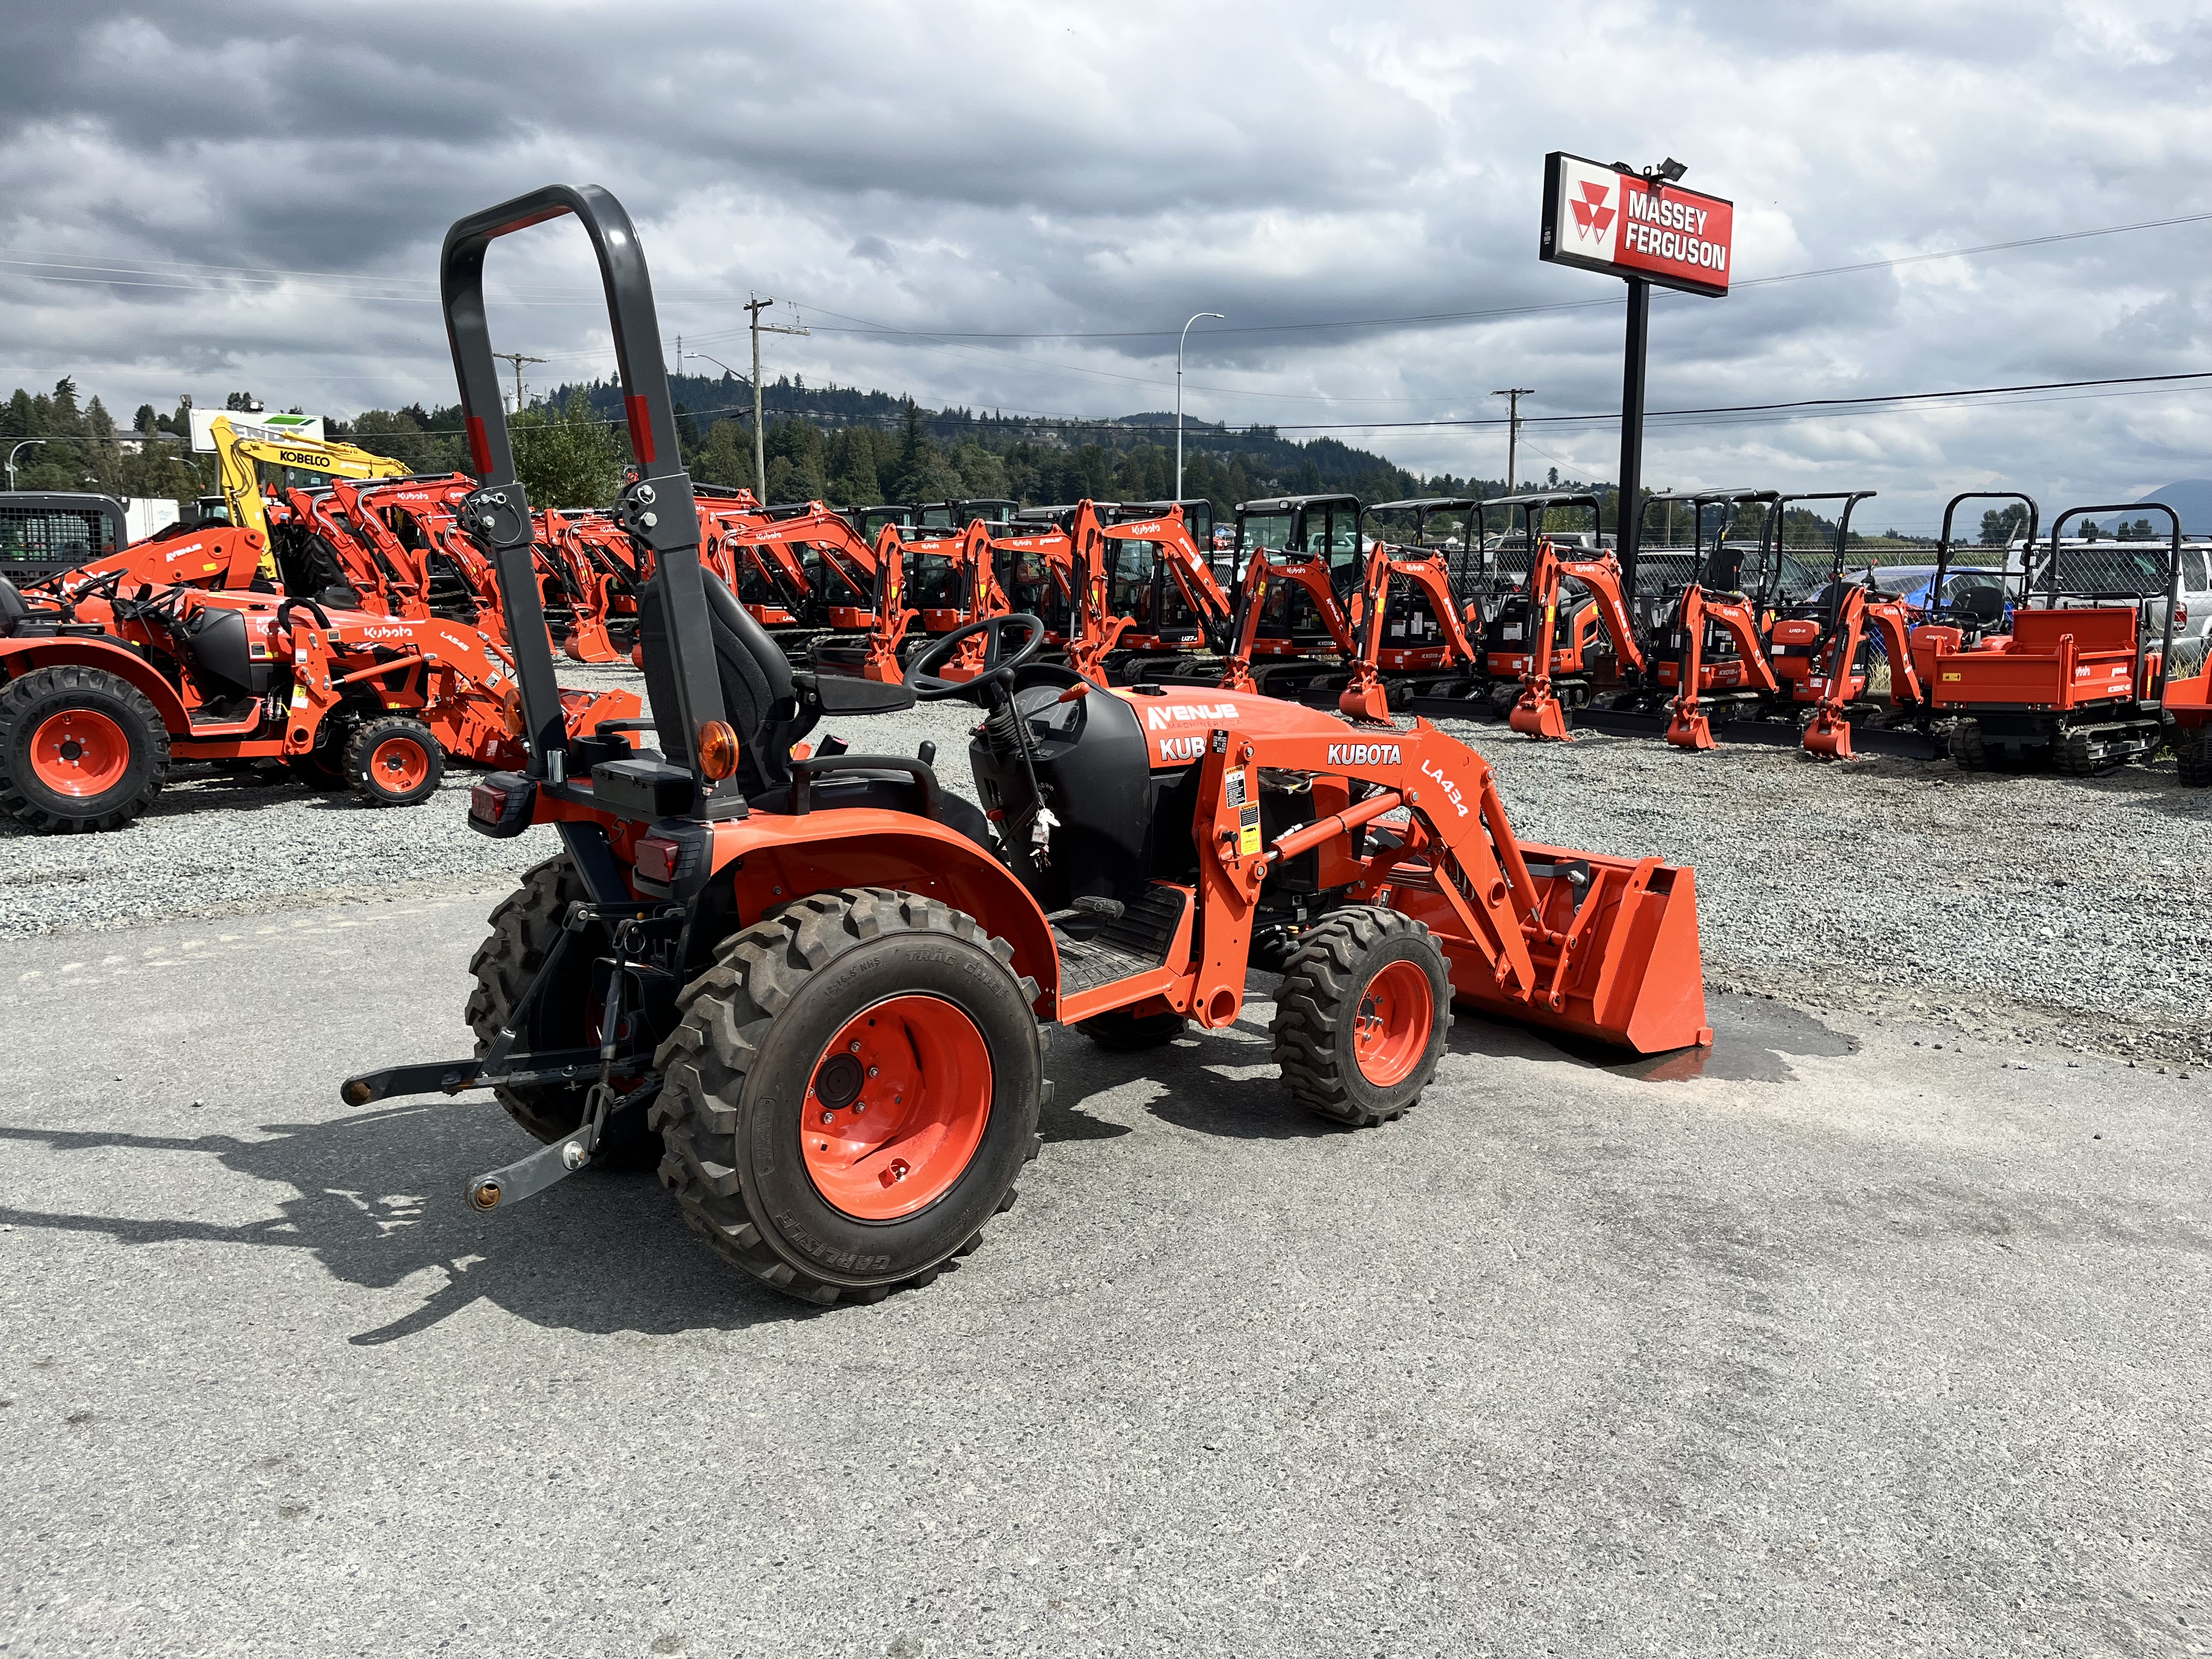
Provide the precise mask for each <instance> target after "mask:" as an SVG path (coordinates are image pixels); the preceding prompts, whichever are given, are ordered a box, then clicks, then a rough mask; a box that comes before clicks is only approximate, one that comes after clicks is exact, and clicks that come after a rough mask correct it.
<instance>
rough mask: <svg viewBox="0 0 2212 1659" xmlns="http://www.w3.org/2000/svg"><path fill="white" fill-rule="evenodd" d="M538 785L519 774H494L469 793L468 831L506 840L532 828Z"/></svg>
mask: <svg viewBox="0 0 2212 1659" xmlns="http://www.w3.org/2000/svg"><path fill="white" fill-rule="evenodd" d="M537 799H538V785H537V783H536V782H535V781H533V780H532V779H529V778H526V777H525V776H523V775H522V774H521V773H520V772H494V773H493V774H492V775H490V776H489V777H487V778H485V779H484V780H483V781H482V782H481V783H478V784H477V785H476V786H475V787H473V788H471V790H470V791H469V828H470V829H473V830H475V831H476V832H477V834H478V835H483V836H495V837H501V838H503V837H505V836H519V835H520V834H521V833H522V832H523V831H524V830H526V829H528V828H530V817H531V808H532V805H533V804H534V803H535V802H536V800H537Z"/></svg>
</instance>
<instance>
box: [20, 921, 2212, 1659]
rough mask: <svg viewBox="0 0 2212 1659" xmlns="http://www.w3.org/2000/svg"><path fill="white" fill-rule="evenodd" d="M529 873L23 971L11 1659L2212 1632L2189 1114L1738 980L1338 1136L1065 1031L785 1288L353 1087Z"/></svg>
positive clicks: (2162, 1087)
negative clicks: (891, 1290) (870, 1249)
mask: <svg viewBox="0 0 2212 1659" xmlns="http://www.w3.org/2000/svg"><path fill="white" fill-rule="evenodd" d="M493 897H494V895H492V894H489V893H482V894H463V895H459V896H455V895H453V894H450V893H438V894H428V895H424V896H413V897H410V896H409V895H407V894H405V893H404V892H401V893H398V894H383V895H378V896H374V897H372V898H371V899H370V901H369V902H359V903H351V904H335V905H334V904H318V905H313V906H303V907H301V908H296V909H295V910H293V911H290V912H279V913H276V914H273V915H258V916H233V917H219V918H210V919H203V920H197V921H185V922H177V923H171V924H166V925H159V926H155V927H142V928H136V929H131V930H125V931H115V932H106V933H79V934H63V935H56V936H52V937H48V938H43V939H17V940H12V941H9V942H6V943H5V944H0V986H4V987H6V988H7V989H8V991H9V998H10V1009H9V1015H10V1018H9V1036H10V1038H11V1044H10V1046H11V1050H12V1053H13V1056H14V1060H13V1064H12V1065H11V1066H9V1069H8V1072H7V1074H6V1079H5V1082H4V1083H0V1137H4V1139H6V1141H7V1143H8V1146H7V1151H6V1154H5V1157H4V1161H0V1170H4V1171H5V1173H4V1176H0V1226H4V1228H5V1231H0V1328H4V1330H5V1332H6V1340H5V1342H4V1344H0V1437H4V1444H5V1448H6V1450H5V1458H4V1463H0V1467H3V1468H5V1470H6V1474H5V1477H4V1478H5V1483H6V1484H5V1495H6V1501H5V1503H4V1504H0V1653H4V1654H5V1655H7V1656H9V1659H16V1656H29V1655H40V1656H44V1655H78V1654H84V1655H91V1654H99V1655H103V1656H106V1655H115V1654H133V1655H137V1654H169V1653H176V1654H252V1655H257V1656H258V1655H270V1654H277V1653H282V1654H285V1655H288V1656H295V1655H296V1656H322V1655H340V1654H346V1655H354V1654H374V1655H389V1654H396V1653H435V1652H447V1653H456V1654H463V1653H466V1654H477V1653H483V1654H494V1653H496V1654H501V1655H520V1654H529V1655H536V1654H547V1655H598V1654H610V1655H621V1654H637V1655H665V1654H675V1653H686V1654H693V1655H715V1656H720V1655H735V1654H748V1655H817V1654H819V1655H884V1656H902V1659H914V1656H922V1655H932V1656H935V1655H969V1654H1039V1655H1089V1654H1128V1655H1158V1654H1166V1653H1174V1654H1208V1655H1211V1654H1222V1655H1232V1654H1233V1655H1240V1656H1243V1655H1274V1654H1282V1655H1332V1656H1334V1655H1366V1654H1376V1655H1400V1654H1405V1655H1426V1654H1437V1655H1443V1654H1450V1655H1463V1654H1512V1655H1521V1654H1529V1655H1534V1654H1543V1653H1557V1654H1572V1655H1611V1654H1622V1655H1631V1654H1632V1655H1638V1656H1644V1655H1652V1654H1659V1653H1667V1654H1674V1653H1682V1654H1716V1655H1719V1654H1728V1655H1738V1654H1747V1653H1785V1654H1811V1653H1818V1654H1821V1655H1857V1654H1868V1655H1875V1654H1880V1655H1890V1654H1900V1653H1915V1654H1917V1653H1930V1654H1945V1655H1952V1654H1973V1655H1979V1654H1988V1655H2007V1656H2015V1655H2043V1654H2048V1655H2054V1656H2057V1655H2065V1656H2081V1655H2085V1654H2116V1655H2117V1654H2126V1655H2141V1654H2169V1653H2171V1654H2182V1653H2203V1652H2206V1651H2208V1650H2212V1526H2208V1522H2212V1500H2208V1498H2207V1492H2208V1490H2212V1430H2209V1429H2208V1425H2212V1409H2208V1407H2212V1400H2208V1393H2212V1389H2208V1385H2207V1378H2208V1376H2212V1365H2208V1360H2212V1321H2208V1319H2207V1316H2206V1309H2207V1308H2208V1307H2212V1294H2208V1292H2212V1201H2208V1199H2207V1195H2206V1192H2205V1171H2206V1170H2208V1169H2212V1134H2208V1130H2207V1127H2206V1115H2205V1103H2206V1090H2207V1087H2208V1085H2207V1083H2206V1081H2205V1080H2204V1079H2203V1077H2202V1076H2201V1075H2199V1076H2197V1077H2192V1078H2189V1079H2183V1078H2181V1077H2180V1076H2179V1075H2164V1074H2158V1073H2154V1072H2152V1071H2150V1070H2149V1069H2148V1068H2147V1067H2146V1068H2141V1069H2136V1068H2130V1067H2129V1066H2126V1065H2125V1064H2124V1063H2122V1062H2119V1061H2116V1060H2099V1059H2092V1058H2084V1057H2079V1056H2075V1055H2070V1054H2060V1053H2057V1052H2056V1051H2027V1050H2022V1049H2018V1048H2000V1047H1995V1046H1988V1045H1985V1044H1983V1043H1981V1042H1976V1041H1973V1040H1971V1039H1969V1040H1967V1041H1966V1046H1965V1047H1963V1048H1962V1047H1960V1037H1959V1036H1958V1034H1957V1032H1956V1031H1955V1030H1948V1029H1938V1028H1936V1027H1933V1026H1931V1027H1929V1028H1928V1029H1926V1030H1920V1029H1916V1028H1905V1027H1900V1026H1896V1025H1889V1024H1884V1025H1876V1024H1873V1023H1871V1021H1870V1020H1868V1019H1864V1018H1862V1019H1860V1021H1859V1023H1858V1024H1854V1025H1845V1024H1841V1023H1838V1017H1834V1016H1832V1017H1831V1023H1829V1024H1823V1023H1822V1021H1821V1020H1820V1019H1818V1018H1814V1017H1813V1016H1811V1015H1808V1014H1805V1013H1802V1012H1798V1011H1796V1010H1794V1009H1791V1008H1790V1007H1789V1006H1786V1005H1784V1004H1781V1003H1778V1002H1773V1001H1768V1000H1763V999H1755V998H1744V999H1726V1000H1716V1002H1715V1005H1714V1016H1713V1018H1714V1024H1715V1025H1716V1028H1717V1031H1718V1033H1719V1036H1718V1042H1717V1046H1716V1048H1715V1050H1714V1051H1713V1054H1712V1055H1711V1058H1710V1060H1708V1061H1706V1062H1705V1066H1704V1067H1703V1074H1702V1075H1696V1076H1692V1075H1686V1074H1685V1073H1690V1072H1692V1071H1696V1070H1697V1069H1698V1068H1697V1067H1696V1066H1692V1065H1685V1064H1683V1063H1681V1062H1680V1061H1676V1062H1671V1063H1662V1064H1658V1065H1652V1064H1649V1063H1646V1064H1643V1065H1639V1066H1626V1067H1622V1066H1610V1067H1609V1066H1600V1065H1597V1064H1595V1063H1593V1062H1592V1060H1590V1059H1589V1058H1588V1057H1587V1056H1583V1055H1577V1054H1571V1053H1567V1052H1564V1051H1562V1050H1561V1049H1559V1048H1554V1047H1553V1046H1552V1045H1551V1044H1549V1043H1547V1042H1544V1041H1542V1040H1541V1039H1538V1038H1535V1037H1534V1036H1529V1035H1528V1034H1526V1033H1522V1032H1518V1031H1515V1030H1509V1029H1507V1028H1504V1027H1499V1026H1495V1025H1491V1024H1485V1023H1481V1022H1478V1021H1474V1020H1471V1019H1466V1018H1462V1020H1461V1021H1460V1022H1459V1023H1458V1024H1457V1026H1456V1027H1455V1030H1454V1033H1453V1037H1452V1042H1451V1050H1450V1053H1449V1056H1448V1058H1447V1060H1445V1062H1444V1066H1443V1073H1442V1074H1441V1075H1440V1077H1439V1079H1438V1080H1437V1084H1436V1085H1435V1086H1434V1087H1432V1088H1431V1091H1429V1093H1428V1095H1427V1096H1426V1097H1425V1099H1424V1100H1423V1102H1422V1103H1421V1104H1420V1105H1419V1108H1418V1109H1416V1110H1414V1111H1413V1113H1412V1114H1411V1115H1409V1116H1408V1117H1407V1118H1406V1119H1405V1120H1404V1121H1401V1122H1400V1123H1396V1124H1392V1125H1389V1126H1386V1127H1383V1128H1381V1129H1376V1130H1368V1131H1358V1132H1354V1131H1346V1130H1340V1129H1336V1128H1334V1127H1330V1126H1328V1125H1327V1124H1325V1123H1323V1122H1322V1121H1320V1120H1318V1119H1315V1118H1310V1117H1308V1116H1306V1115H1303V1114H1301V1113H1300V1112H1299V1111H1298V1110H1297V1109H1295V1108H1294V1107H1292V1106H1291V1104H1290V1103H1289V1101H1288V1099H1287V1097H1285V1094H1284V1093H1283V1091H1282V1090H1281V1088H1280V1085H1279V1083H1278V1082H1277V1080H1276V1079H1275V1077H1274V1073H1273V1067H1272V1066H1269V1064H1268V1063H1267V1041H1266V1036H1265V1026H1266V1024H1267V1016H1268V1012H1269V1010H1268V1007H1267V1004H1266V1002H1265V1000H1264V997H1261V998H1258V999H1255V1001H1254V1002H1253V1003H1252V1004H1250V1005H1249V1006H1248V1009H1247V1012H1246V1013H1245V1015H1244V1018H1243V1022H1242V1023H1241V1024H1239V1025H1238V1026H1237V1028H1236V1029H1234V1030H1231V1031H1228V1032H1225V1033H1221V1034H1216V1035H1211V1036H1192V1037H1189V1038H1187V1039H1185V1040H1184V1041H1183V1042H1181V1043H1180V1044H1179V1045H1177V1046H1176V1047H1174V1048H1169V1049H1166V1050H1164V1051H1160V1052H1158V1053H1155V1054H1148V1055H1146V1054H1139V1055H1117V1054H1105V1053H1102V1052H1099V1051H1097V1050H1094V1049H1092V1048H1091V1047H1090V1046H1089V1045H1088V1044H1087V1043H1086V1042H1084V1041H1082V1040H1081V1039H1079V1038H1063V1039H1061V1040H1060V1041H1059V1042H1056V1043H1055V1044H1054V1048H1053V1050H1052V1052H1051V1054H1050V1056H1049V1060H1048V1065H1049V1069H1050V1072H1051V1074H1052V1075H1054V1077H1055V1078H1056V1079H1058V1081H1059V1095H1058V1102H1057V1104H1056V1105H1055V1106H1054V1108H1053V1109H1050V1110H1049V1111H1048V1115H1047V1119H1046V1122H1045V1130H1046V1145H1045V1148H1044V1152H1043V1155H1042V1158H1040V1159H1039V1161H1038V1162H1037V1163H1036V1164H1035V1165H1033V1166H1032V1167H1031V1169H1030V1172H1029V1174H1028V1176H1027V1177H1026V1178H1025V1179H1024V1182H1023V1187H1022V1196H1021V1200H1020V1202H1019V1203H1018V1205H1017V1206H1015V1208H1014V1209H1013V1210H1012V1211H1011V1212H1009V1213H1007V1214H1006V1215H1005V1216H1002V1217H1000V1218H999V1219H998V1220H997V1221H996V1222H995V1223H994V1225H993V1226H992V1227H991V1229H990V1230H989V1231H988V1233H987V1235H986V1237H985V1242H984V1243H983V1246H982V1248H981V1249H980V1250H979V1251H977V1252H976V1253H975V1255H972V1256H970V1257H969V1258H967V1259H966V1260H965V1261H963V1262H962V1263H961V1264H960V1265H959V1266H958V1267H957V1270H956V1271H954V1272H951V1273H947V1274H946V1275H945V1277H943V1278H942V1279H939V1281H938V1282H937V1283H936V1284H935V1285H933V1286H931V1287H929V1288H928V1289H927V1290H923V1291H914V1292H907V1293H902V1294H900V1295H898V1296H896V1297H892V1298H890V1300H889V1301H887V1302H885V1303H884V1304H881V1305H879V1306H876V1307H854V1308H841V1309H837V1310H831V1311H828V1312H815V1311H810V1310H806V1309H805V1308H803V1307H801V1306H799V1305H798V1304H792V1303H789V1302H787V1301H785V1300H783V1299H782V1298H781V1297H778V1296H776V1295H775V1293H773V1292H771V1291H767V1290H765V1289H763V1287H761V1286H758V1285H755V1284H753V1283H751V1282H750V1281H748V1280H746V1279H743V1278H741V1277H739V1276H738V1275H737V1274H736V1273H733V1272H732V1271H731V1270H729V1269H726V1268H725V1267H723V1266H722V1265H721V1264H720V1262H719V1261H717V1259H716V1258H715V1257H714V1256H713V1255H711V1254H710V1253H709V1252H708V1250H707V1249H706V1248H705V1247H704V1245H703V1244H702V1243H700V1242H699V1241H698V1240H697V1239H696V1237H694V1236H692V1235H691V1234H690V1232H688V1231H686V1230H685V1228H684V1226H683V1225H682V1224H681V1222H680V1221H679V1220H678V1218H677V1214H676V1211H675V1208H674V1206H673V1204H672V1202H671V1200H670V1199H669V1198H668V1196H667V1194H665V1193H664V1192H663V1191H662V1190H661V1189H660V1188H659V1186H658V1185H657V1184H656V1183H655V1182H653V1179H652V1178H651V1177H650V1176H645V1175H635V1176H629V1175H604V1174H599V1173H597V1172H586V1174H585V1175H582V1176H578V1177H577V1178H575V1179H573V1180H571V1181H568V1182H565V1183H563V1184H562V1185H560V1186H557V1187H556V1188H553V1189H551V1190H550V1191H549V1192H547V1193H545V1194H542V1195H540V1196H538V1197H537V1198H534V1199H532V1200H529V1201H527V1202H526V1203H525V1204H523V1205H520V1206H518V1207H516V1208H515V1209H514V1210H513V1211H512V1212H502V1213H500V1214H497V1215H495V1216H489V1217H485V1216H478V1215H477V1214H474V1213H472V1212H470V1211H468V1210H467V1209H465V1207H464V1206H463V1205H462V1203H461V1200H460V1193H461V1189H462V1186H463V1183H464V1182H465V1180H466V1179H467V1177H468V1176H471V1175H472V1174H475V1173H477V1172H478V1171H480V1170H486V1169H489V1168H490V1167H493V1166H495V1165H497V1164H502V1163H505V1162H507V1160H509V1159H510V1158H513V1157H514V1156H515V1155H517V1154H518V1153H519V1152H521V1151H523V1150H525V1149H526V1145H527V1142H526V1139H525V1137H524V1136H523V1135H522V1133H521V1132H520V1130H518V1129H516V1128H515V1127H513V1126H512V1125H511V1124H510V1123H509V1122H508V1121H507V1119H506V1117H505V1116H504V1115H502V1114H501V1112H500V1111H499V1110H498V1109H497V1108H496V1107H495V1106H493V1105H491V1104H489V1103H488V1102H487V1101H484V1100H482V1099H481V1098H475V1099H468V1100H464V1101H462V1102H447V1101H443V1100H441V1101H437V1102H435V1103H402V1104H398V1105H392V1106H386V1107H380V1108H377V1109H371V1110H367V1111H361V1110H355V1109H349V1108H346V1107H344V1106H342V1105H341V1104H340V1103H338V1100H337V1083H338V1081H339V1080H340V1079H342V1078H343V1076H344V1075H345V1074H346V1073H349V1071H352V1070H355V1069H358V1068H362V1067H365V1066H370V1065H374V1064H380V1063H386V1062H390V1061H393V1060H403V1059H422V1058H433V1057H436V1056H439V1055H441V1054H465V1053H466V1052H467V1038H466V1034H465V1030H464V1028H463V1026H462V1023H461V1006H462V1002H463V1000H464V995H465V987H466V977H465V975H466V964H467V959H468V957H469V954H470V952H471V950H472V949H473V948H474V946H475V945H476V943H477V939H478V938H479V936H480V934H481V932H482V927H483V915H484V913H485V912H486V911H487V910H488V909H489V907H490V903H491V902H492V899H493ZM1261 983H1262V984H1263V985H1264V983H1265V981H1261ZM1938 1042H1941V1043H1942V1045H1943V1046H1942V1047H1941V1048H1937V1047H1936V1046H1935V1045H1936V1043H1938Z"/></svg>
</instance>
